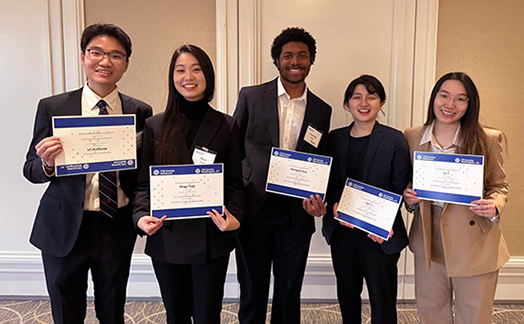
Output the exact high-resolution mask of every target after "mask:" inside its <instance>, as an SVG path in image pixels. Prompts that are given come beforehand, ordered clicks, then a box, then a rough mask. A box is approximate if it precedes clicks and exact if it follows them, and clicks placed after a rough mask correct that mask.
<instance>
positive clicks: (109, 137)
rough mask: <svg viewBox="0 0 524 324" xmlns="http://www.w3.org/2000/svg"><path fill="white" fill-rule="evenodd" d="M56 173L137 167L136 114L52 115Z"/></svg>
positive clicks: (67, 173)
mask: <svg viewBox="0 0 524 324" xmlns="http://www.w3.org/2000/svg"><path fill="white" fill-rule="evenodd" d="M53 135H54V136H57V137H60V140H61V142H62V147H63V150H62V152H60V153H59V154H58V155H57V156H56V158H55V174H56V175H57V176H66V175H78V174H86V173H93V172H102V171H117V170H127V169H135V168H136V134H135V115H112V116H109V115H106V116H93V117H81V116H69V117H53Z"/></svg>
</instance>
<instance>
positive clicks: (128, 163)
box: [127, 160, 135, 166]
mask: <svg viewBox="0 0 524 324" xmlns="http://www.w3.org/2000/svg"><path fill="white" fill-rule="evenodd" d="M133 163H135V162H134V161H133V160H127V165H129V166H131V165H133Z"/></svg>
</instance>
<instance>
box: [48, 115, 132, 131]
mask: <svg viewBox="0 0 524 324" xmlns="http://www.w3.org/2000/svg"><path fill="white" fill-rule="evenodd" d="M134 124H135V115H128V116H125V115H113V116H111V115H102V116H90V117H80V116H79V117H56V116H55V117H53V127H54V128H79V127H105V126H133V125H134Z"/></svg>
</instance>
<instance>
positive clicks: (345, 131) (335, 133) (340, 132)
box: [329, 125, 349, 137]
mask: <svg viewBox="0 0 524 324" xmlns="http://www.w3.org/2000/svg"><path fill="white" fill-rule="evenodd" d="M348 132H349V125H348V126H344V127H340V128H336V129H333V130H331V131H330V132H329V136H330V137H338V136H342V135H345V134H348Z"/></svg>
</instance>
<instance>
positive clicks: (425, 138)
mask: <svg viewBox="0 0 524 324" xmlns="http://www.w3.org/2000/svg"><path fill="white" fill-rule="evenodd" d="M434 127H435V121H433V123H431V125H429V127H426V130H425V131H424V134H422V139H421V140H420V145H421V146H422V145H424V144H426V143H430V145H429V150H430V152H432V153H447V154H456V153H457V149H458V148H459V146H460V140H459V134H460V123H459V125H458V127H457V131H456V132H455V137H454V138H453V143H451V145H449V146H447V147H441V146H440V144H439V143H438V142H437V139H436V138H435V134H433V129H434ZM431 204H432V205H436V206H439V207H441V208H444V206H445V204H446V203H443V202H440V201H432V202H431Z"/></svg>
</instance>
